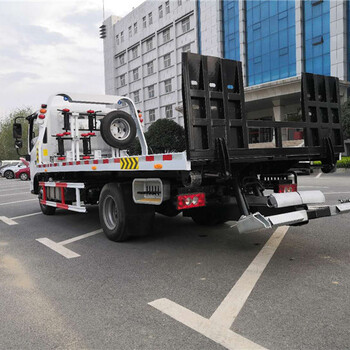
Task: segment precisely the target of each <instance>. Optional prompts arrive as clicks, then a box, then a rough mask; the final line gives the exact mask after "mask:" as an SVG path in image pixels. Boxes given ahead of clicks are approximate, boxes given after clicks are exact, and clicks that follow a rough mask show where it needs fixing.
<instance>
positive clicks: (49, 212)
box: [40, 203, 56, 215]
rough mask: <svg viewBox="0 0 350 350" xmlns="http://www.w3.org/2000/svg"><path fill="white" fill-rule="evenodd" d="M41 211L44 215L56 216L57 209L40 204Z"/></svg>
mask: <svg viewBox="0 0 350 350" xmlns="http://www.w3.org/2000/svg"><path fill="white" fill-rule="evenodd" d="M40 209H41V211H42V213H43V214H44V215H55V213H56V207H50V206H48V205H44V204H41V203H40Z"/></svg>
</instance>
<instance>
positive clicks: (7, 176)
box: [4, 170, 15, 180]
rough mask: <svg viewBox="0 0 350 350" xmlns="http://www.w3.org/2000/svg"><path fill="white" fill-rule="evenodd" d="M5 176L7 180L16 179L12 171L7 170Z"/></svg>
mask: <svg viewBox="0 0 350 350" xmlns="http://www.w3.org/2000/svg"><path fill="white" fill-rule="evenodd" d="M4 176H5V177H6V179H8V180H11V179H13V178H14V177H15V174H14V172H13V171H12V170H6V171H5V173H4Z"/></svg>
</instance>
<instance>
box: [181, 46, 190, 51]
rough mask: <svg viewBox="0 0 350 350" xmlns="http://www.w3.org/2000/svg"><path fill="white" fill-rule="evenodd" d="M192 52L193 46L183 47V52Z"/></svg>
mask: <svg viewBox="0 0 350 350" xmlns="http://www.w3.org/2000/svg"><path fill="white" fill-rule="evenodd" d="M190 51H191V44H187V45H185V46H182V52H190Z"/></svg>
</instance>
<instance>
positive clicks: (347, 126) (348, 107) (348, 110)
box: [341, 99, 350, 139]
mask: <svg viewBox="0 0 350 350" xmlns="http://www.w3.org/2000/svg"><path fill="white" fill-rule="evenodd" d="M341 124H342V128H343V132H344V139H348V138H350V99H348V100H347V101H346V102H345V103H344V104H343V105H342V111H341Z"/></svg>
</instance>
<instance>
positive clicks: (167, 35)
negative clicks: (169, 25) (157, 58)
mask: <svg viewBox="0 0 350 350" xmlns="http://www.w3.org/2000/svg"><path fill="white" fill-rule="evenodd" d="M169 40H170V29H166V30H164V31H163V43H166V42H168V41H169Z"/></svg>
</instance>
